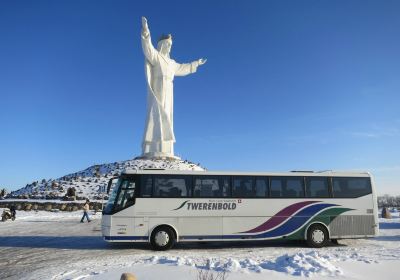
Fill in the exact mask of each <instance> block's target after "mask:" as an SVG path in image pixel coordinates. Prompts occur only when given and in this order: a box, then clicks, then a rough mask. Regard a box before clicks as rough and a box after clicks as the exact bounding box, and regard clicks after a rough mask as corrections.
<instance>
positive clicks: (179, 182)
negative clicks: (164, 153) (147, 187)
mask: <svg viewBox="0 0 400 280" xmlns="http://www.w3.org/2000/svg"><path fill="white" fill-rule="evenodd" d="M188 196H190V180H189V177H188V176H155V177H154V197H188Z"/></svg>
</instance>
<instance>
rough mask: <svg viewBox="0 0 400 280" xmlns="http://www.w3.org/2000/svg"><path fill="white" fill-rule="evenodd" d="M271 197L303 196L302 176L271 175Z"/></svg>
mask: <svg viewBox="0 0 400 280" xmlns="http://www.w3.org/2000/svg"><path fill="white" fill-rule="evenodd" d="M271 197H282V198H296V197H304V188H303V177H271Z"/></svg>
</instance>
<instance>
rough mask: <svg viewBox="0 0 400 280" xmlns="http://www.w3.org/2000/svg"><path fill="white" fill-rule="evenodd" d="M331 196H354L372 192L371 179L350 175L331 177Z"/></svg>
mask: <svg viewBox="0 0 400 280" xmlns="http://www.w3.org/2000/svg"><path fill="white" fill-rule="evenodd" d="M332 182H333V185H332V187H333V197H338V198H356V197H360V196H364V195H367V194H370V193H372V189H371V179H370V178H369V177H365V178H352V177H346V178H344V177H333V178H332Z"/></svg>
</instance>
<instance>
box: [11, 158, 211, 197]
mask: <svg viewBox="0 0 400 280" xmlns="http://www.w3.org/2000/svg"><path fill="white" fill-rule="evenodd" d="M147 168H163V169H171V170H198V171H201V170H204V168H202V167H201V166H200V165H197V164H194V163H192V162H189V161H187V160H150V159H133V160H126V161H120V162H114V163H106V164H99V165H93V166H90V167H88V168H86V169H85V170H82V171H78V172H75V173H72V174H68V175H65V176H63V177H60V178H58V179H55V180H52V179H50V180H46V179H43V180H41V181H35V182H33V183H31V184H27V185H26V186H25V187H24V188H21V189H19V190H17V191H13V192H11V193H10V194H9V195H8V197H7V198H30V199H62V198H63V197H65V195H66V193H67V190H68V189H69V188H75V193H76V196H77V199H84V198H89V199H90V200H97V199H101V198H102V193H101V192H102V191H104V190H105V189H106V186H107V183H108V180H109V179H110V178H111V177H112V176H117V175H119V174H121V172H122V171H124V170H129V169H131V170H139V169H147Z"/></svg>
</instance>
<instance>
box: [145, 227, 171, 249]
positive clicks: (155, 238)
mask: <svg viewBox="0 0 400 280" xmlns="http://www.w3.org/2000/svg"><path fill="white" fill-rule="evenodd" d="M150 244H151V247H152V248H153V249H154V250H157V251H165V250H168V249H171V248H172V246H174V244H175V234H174V232H173V230H172V229H171V228H170V227H168V226H160V227H157V228H155V229H154V230H153V232H152V233H151V237H150Z"/></svg>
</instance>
